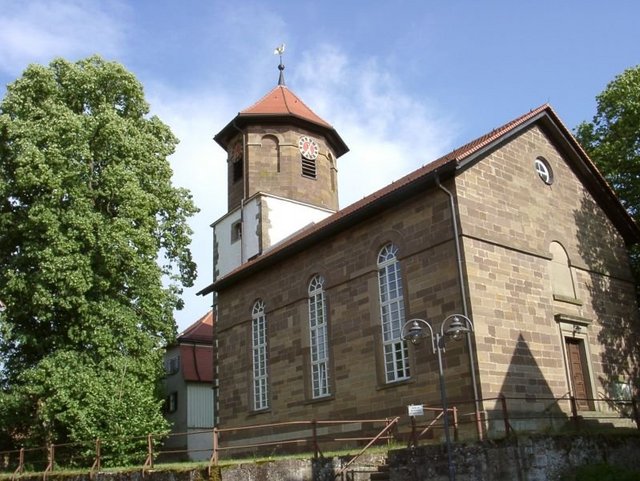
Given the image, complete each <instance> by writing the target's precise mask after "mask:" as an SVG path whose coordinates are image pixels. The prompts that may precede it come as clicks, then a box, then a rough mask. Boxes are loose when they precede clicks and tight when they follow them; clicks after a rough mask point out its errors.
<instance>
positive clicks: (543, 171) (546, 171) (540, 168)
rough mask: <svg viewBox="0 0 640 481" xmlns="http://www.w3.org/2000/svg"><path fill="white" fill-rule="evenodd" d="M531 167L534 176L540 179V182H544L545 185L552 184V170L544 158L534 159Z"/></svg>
mask: <svg viewBox="0 0 640 481" xmlns="http://www.w3.org/2000/svg"><path fill="white" fill-rule="evenodd" d="M533 166H534V168H535V170H536V174H538V177H540V180H542V182H544V183H545V184H546V185H551V184H553V180H554V177H553V170H552V169H551V166H550V165H549V162H547V160H546V159H545V158H544V157H536V159H535V160H534V161H533Z"/></svg>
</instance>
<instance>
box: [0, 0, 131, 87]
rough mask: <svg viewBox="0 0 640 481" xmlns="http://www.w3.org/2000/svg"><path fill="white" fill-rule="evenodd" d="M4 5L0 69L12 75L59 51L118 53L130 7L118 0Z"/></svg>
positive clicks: (60, 53)
mask: <svg viewBox="0 0 640 481" xmlns="http://www.w3.org/2000/svg"><path fill="white" fill-rule="evenodd" d="M107 5H108V8H109V9H108V10H107V8H106V6H107ZM2 8H3V11H2V16H1V17H0V71H1V72H4V73H7V74H10V75H16V74H19V73H20V72H21V71H22V70H24V68H25V67H26V66H27V65H28V64H30V63H34V62H37V63H48V62H49V61H50V60H51V59H52V58H53V57H57V56H61V57H67V58H69V57H77V56H87V55H90V54H93V53H100V54H101V55H103V56H109V55H115V54H116V53H117V52H118V51H119V48H120V45H121V43H122V42H123V37H124V31H123V30H124V28H125V27H124V25H125V23H124V22H123V17H124V16H125V13H126V8H125V7H123V6H122V5H121V4H120V3H119V2H109V3H108V4H107V3H104V4H103V3H102V2H87V1H82V0H36V1H29V2H24V1H21V0H7V1H5V2H3V5H2ZM96 48H97V49H99V51H97V50H89V49H96Z"/></svg>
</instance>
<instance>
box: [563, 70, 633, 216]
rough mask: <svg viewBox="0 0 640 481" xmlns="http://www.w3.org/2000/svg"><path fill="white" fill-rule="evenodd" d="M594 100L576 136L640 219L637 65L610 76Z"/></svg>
mask: <svg viewBox="0 0 640 481" xmlns="http://www.w3.org/2000/svg"><path fill="white" fill-rule="evenodd" d="M596 102H597V112H596V115H595V116H594V117H593V120H592V121H591V122H583V123H581V124H580V125H578V127H577V128H576V130H575V133H576V137H577V138H578V140H579V141H580V143H581V144H582V145H583V146H584V148H585V149H586V150H587V152H588V153H589V156H590V157H591V158H592V159H593V161H594V162H595V163H596V164H597V165H598V168H599V169H600V170H601V172H602V173H603V174H604V176H605V177H606V178H607V180H608V181H609V182H610V183H611V185H612V187H613V189H614V190H615V192H616V193H617V194H618V196H619V197H620V200H621V201H622V203H623V204H624V206H625V207H626V208H627V210H628V211H629V213H630V214H631V215H633V216H634V217H635V218H636V220H640V180H639V179H640V65H638V66H636V67H633V68H630V69H627V70H625V71H624V72H623V73H622V74H620V75H618V76H617V77H616V78H615V79H613V81H611V82H610V83H609V84H608V85H607V87H606V88H605V90H604V91H603V92H602V93H600V94H599V95H598V96H597V97H596Z"/></svg>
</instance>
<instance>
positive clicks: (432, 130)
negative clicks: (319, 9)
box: [296, 45, 455, 207]
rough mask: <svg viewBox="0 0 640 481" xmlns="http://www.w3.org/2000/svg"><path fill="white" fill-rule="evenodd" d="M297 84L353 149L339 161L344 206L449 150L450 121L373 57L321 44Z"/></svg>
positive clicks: (306, 59) (304, 62)
mask: <svg viewBox="0 0 640 481" xmlns="http://www.w3.org/2000/svg"><path fill="white" fill-rule="evenodd" d="M296 83H300V84H302V88H301V89H300V90H299V91H297V90H296V93H297V94H298V95H299V96H300V97H301V98H302V99H303V101H304V102H305V103H307V104H308V105H309V106H310V108H311V109H312V110H314V111H315V112H316V113H318V114H319V115H320V116H321V117H322V118H324V119H325V120H326V121H328V122H329V123H331V124H332V125H333V126H334V127H335V128H336V129H337V130H338V132H339V133H340V135H341V136H342V138H343V139H344V140H345V142H346V143H347V145H348V146H349V148H350V152H349V153H348V154H346V155H345V156H344V157H342V158H341V159H340V160H339V161H338V167H339V172H340V174H339V175H340V177H339V182H340V183H339V188H340V204H341V206H342V207H345V206H346V205H348V204H350V203H352V202H354V201H356V200H359V199H360V198H362V197H364V196H366V195H369V194H371V193H373V192H374V191H376V190H378V189H380V188H382V187H385V186H386V185H388V184H390V183H391V182H392V181H393V180H396V179H398V178H400V177H402V176H403V175H406V174H408V173H410V172H411V171H413V170H415V169H417V168H418V167H420V166H422V165H424V164H426V163H428V162H430V161H432V160H434V159H435V158H437V157H438V156H440V155H441V154H442V153H444V152H446V151H447V150H449V149H450V148H451V142H452V139H453V137H454V132H453V130H454V128H455V126H454V125H453V124H452V122H451V121H448V120H447V119H446V116H445V115H444V113H443V112H438V111H437V110H436V108H435V107H434V106H433V105H432V103H431V101H430V99H428V98H420V99H417V98H413V97H411V96H410V95H408V94H407V93H406V92H404V91H403V89H402V85H401V82H400V81H399V79H397V78H395V77H394V76H393V74H392V73H391V72H387V71H386V70H384V68H383V67H382V66H381V65H380V64H379V61H378V60H377V59H375V58H366V59H357V60H354V59H351V58H349V57H347V56H346V55H345V54H343V53H341V52H340V51H339V50H338V49H337V48H336V47H333V46H330V45H321V46H318V47H317V48H316V49H314V51H309V52H307V53H306V54H305V55H304V57H303V60H302V67H301V68H300V69H299V75H298V77H297V78H296Z"/></svg>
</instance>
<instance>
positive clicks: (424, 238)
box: [218, 190, 473, 427]
mask: <svg viewBox="0 0 640 481" xmlns="http://www.w3.org/2000/svg"><path fill="white" fill-rule="evenodd" d="M452 237H453V232H452V225H451V216H450V211H449V203H448V198H447V196H446V195H445V194H444V193H443V192H442V191H440V190H431V191H430V192H428V193H425V194H423V195H421V196H418V197H416V198H413V199H412V200H410V201H407V202H404V203H401V204H399V205H397V206H395V207H394V208H391V209H388V210H385V211H382V212H380V215H378V216H376V217H373V218H371V219H369V220H367V221H366V222H362V223H360V224H358V225H354V226H352V227H351V228H349V229H346V230H345V231H343V232H341V233H340V234H339V235H338V236H335V237H331V238H329V239H326V240H325V241H323V242H322V243H320V244H317V245H315V246H313V247H312V248H309V249H307V250H306V251H305V252H304V253H303V254H299V255H296V256H295V257H292V258H287V259H286V260H285V261H284V262H282V263H281V264H279V265H276V266H273V267H270V268H268V269H266V270H263V271H261V272H258V273H256V274H253V275H252V276H251V277H250V278H248V279H245V280H243V281H242V282H241V283H238V284H237V285H234V286H231V287H229V288H226V289H224V290H222V291H221V292H219V294H218V295H219V305H220V310H219V312H218V333H219V336H220V341H219V356H220V358H221V359H224V363H221V369H220V392H223V393H224V394H223V395H222V396H221V399H220V425H221V427H227V426H231V425H234V426H235V425H248V424H259V423H264V422H278V421H288V420H296V419H300V420H304V419H341V420H344V419H353V418H354V417H355V418H356V419H363V418H364V419H366V418H372V417H373V418H380V417H382V418H384V417H386V416H394V415H401V414H404V413H406V406H407V405H408V404H413V403H424V404H430V405H436V406H437V405H438V404H439V402H440V395H439V388H438V374H437V373H438V367H437V360H436V356H435V355H434V354H433V353H432V352H431V349H430V346H429V347H428V346H427V344H428V341H427V342H425V343H424V344H423V345H421V346H418V347H416V348H415V349H414V347H413V346H410V363H411V379H410V380H408V381H405V382H398V383H392V384H386V383H385V381H384V372H383V368H382V362H383V359H382V352H381V351H382V347H381V341H380V338H381V326H380V308H379V302H378V299H379V294H378V277H377V276H378V274H377V266H376V262H377V256H378V253H379V251H380V249H381V248H382V247H383V246H384V245H385V243H387V242H390V241H391V242H393V243H395V244H396V245H397V246H398V248H399V253H398V255H399V259H400V264H401V268H402V274H403V280H404V292H405V310H406V316H405V317H406V319H410V318H413V317H419V318H424V319H429V320H430V321H434V322H435V323H436V325H437V324H438V323H439V322H440V321H441V320H442V319H443V318H444V317H446V316H447V315H449V314H452V313H454V312H461V300H460V289H459V284H458V281H457V267H456V259H455V250H454V244H453V241H452ZM314 274H320V275H322V276H323V277H324V278H325V290H326V295H327V308H328V312H329V315H328V319H329V336H330V363H331V371H330V380H331V392H332V396H331V397H329V398H327V399H321V400H313V399H312V398H311V395H310V388H309V386H310V375H309V364H308V362H309V361H308V359H309V329H308V303H307V299H308V294H307V287H308V283H309V280H310V279H311V278H312V276H313V275H314ZM256 299H262V300H263V301H264V302H265V305H266V318H267V325H268V327H267V330H268V338H269V384H270V390H271V392H270V409H269V410H267V411H266V412H261V413H255V412H253V411H252V409H251V407H250V406H251V402H250V401H251V307H252V305H253V303H254V302H255V301H256ZM445 362H446V363H447V369H448V374H449V375H450V377H449V380H450V383H449V385H448V389H449V393H450V398H451V399H452V401H455V400H456V399H467V400H468V399H471V398H472V397H473V396H472V391H471V386H470V381H469V380H468V379H469V367H468V365H469V364H468V356H467V354H466V351H465V348H464V345H463V343H460V344H457V345H452V346H451V348H450V349H449V348H448V349H447V353H446V358H445Z"/></svg>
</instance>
